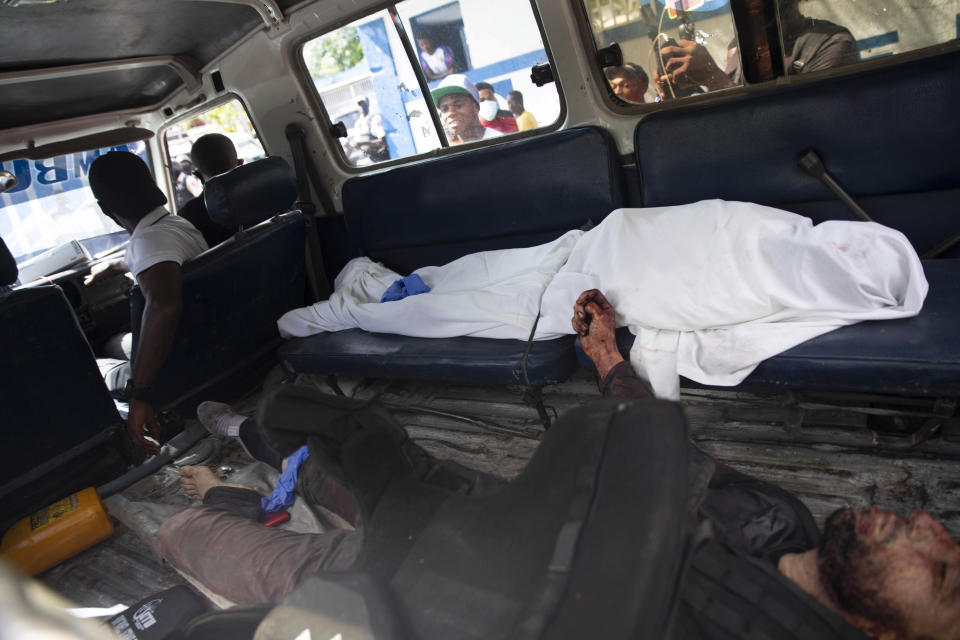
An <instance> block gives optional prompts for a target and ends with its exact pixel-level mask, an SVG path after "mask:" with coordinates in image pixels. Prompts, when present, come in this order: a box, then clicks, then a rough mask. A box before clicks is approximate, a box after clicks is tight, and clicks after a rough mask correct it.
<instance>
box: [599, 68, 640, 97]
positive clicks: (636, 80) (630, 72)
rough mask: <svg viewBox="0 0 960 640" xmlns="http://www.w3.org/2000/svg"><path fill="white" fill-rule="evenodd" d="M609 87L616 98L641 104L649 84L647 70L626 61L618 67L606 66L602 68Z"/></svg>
mask: <svg viewBox="0 0 960 640" xmlns="http://www.w3.org/2000/svg"><path fill="white" fill-rule="evenodd" d="M603 75H605V76H606V78H607V82H609V83H610V89H612V90H613V93H614V94H616V96H617V97H618V98H620V99H621V100H623V101H624V102H629V103H631V104H643V103H645V102H646V101H647V98H646V93H647V88H648V87H649V85H650V78H649V77H648V76H647V72H646V71H644V70H643V68H642V67H641V66H639V65H636V64H634V63H632V62H627V63H625V64H624V65H623V66H620V67H607V68H605V69H604V70H603Z"/></svg>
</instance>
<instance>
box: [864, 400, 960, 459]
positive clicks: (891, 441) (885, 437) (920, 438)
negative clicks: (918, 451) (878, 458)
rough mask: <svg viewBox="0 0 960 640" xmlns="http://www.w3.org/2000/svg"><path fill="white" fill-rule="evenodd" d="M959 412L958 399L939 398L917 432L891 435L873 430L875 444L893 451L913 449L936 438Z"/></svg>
mask: <svg viewBox="0 0 960 640" xmlns="http://www.w3.org/2000/svg"><path fill="white" fill-rule="evenodd" d="M956 412H957V399H956V398H937V400H936V401H935V402H934V404H933V409H932V410H931V412H930V413H931V414H932V415H931V416H930V417H928V418H927V419H926V420H924V421H923V424H921V425H920V427H918V428H917V429H916V430H914V431H913V432H911V433H905V434H902V435H900V434H890V433H883V432H879V431H873V430H871V435H872V436H873V443H874V444H876V445H881V444H882V445H885V446H887V447H889V448H892V449H912V448H913V447H916V446H918V445H920V444H923V443H924V442H926V441H927V440H930V439H931V438H933V437H934V436H936V435H937V434H938V433H939V432H940V429H941V427H943V425H944V423H945V422H947V421H948V420H951V419H953V416H954V415H955V414H956ZM895 419H896V418H895Z"/></svg>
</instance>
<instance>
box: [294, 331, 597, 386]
mask: <svg viewBox="0 0 960 640" xmlns="http://www.w3.org/2000/svg"><path fill="white" fill-rule="evenodd" d="M573 342H574V337H573V336H568V337H564V338H559V339H556V340H538V341H536V342H534V343H533V344H532V345H531V347H530V353H529V354H527V361H526V364H527V367H526V374H527V377H526V378H524V375H523V367H522V361H523V353H524V350H525V349H526V346H527V343H526V342H525V341H523V340H491V339H489V338H469V337H460V338H443V339H438V338H410V337H406V336H397V335H391V334H384V333H369V332H367V331H363V330H362V329H348V330H346V331H337V332H335V333H321V334H318V335H315V336H310V337H307V338H299V339H296V340H289V341H287V343H286V344H284V345H283V346H282V347H280V350H279V357H280V362H281V364H282V365H283V367H284V368H285V369H286V370H287V371H310V372H311V373H317V374H324V375H351V376H373V377H384V378H391V379H399V380H404V379H407V380H409V379H412V380H430V379H433V380H466V381H469V382H476V383H484V384H526V382H527V381H528V380H529V383H530V385H531V386H534V387H540V386H543V385H546V384H551V383H555V382H562V381H563V380H565V379H566V378H568V377H569V376H570V374H572V373H573V372H574V371H576V370H577V368H578V366H579V365H578V364H577V358H576V354H575V352H574V350H573ZM380 372H382V373H380ZM378 374H380V375H378Z"/></svg>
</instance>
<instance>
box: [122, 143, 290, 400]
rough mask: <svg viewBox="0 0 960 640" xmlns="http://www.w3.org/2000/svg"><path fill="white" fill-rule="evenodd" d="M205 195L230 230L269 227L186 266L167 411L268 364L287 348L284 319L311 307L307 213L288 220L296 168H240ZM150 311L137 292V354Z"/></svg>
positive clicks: (163, 374) (164, 377) (166, 372)
mask: <svg viewBox="0 0 960 640" xmlns="http://www.w3.org/2000/svg"><path fill="white" fill-rule="evenodd" d="M205 192H206V194H207V195H206V196H205V200H206V203H207V208H208V211H209V213H210V216H211V218H212V219H213V220H214V221H216V222H218V223H220V224H223V225H224V226H233V227H236V226H239V225H246V224H250V223H251V222H253V221H256V220H266V221H265V222H261V223H260V224H258V225H256V226H254V227H253V228H250V229H247V230H245V231H243V232H240V233H238V234H236V235H235V236H234V237H232V238H230V239H228V240H226V241H225V242H222V243H221V244H219V245H217V246H216V247H214V248H212V249H209V250H208V251H205V252H203V253H202V254H200V255H199V256H197V257H196V258H194V259H193V260H191V261H189V262H187V263H186V264H185V265H183V269H182V276H183V286H182V295H183V312H182V314H181V317H180V324H179V326H178V327H177V333H176V337H175V338H174V342H173V345H172V346H171V348H170V352H169V354H168V355H167V359H166V361H165V362H164V364H163V367H162V368H161V370H160V372H159V373H158V375H157V380H156V381H155V383H154V385H153V394H154V396H155V398H156V400H155V403H156V405H157V406H159V407H169V406H172V405H174V404H177V403H179V402H181V401H183V400H185V399H187V398H189V397H191V396H194V395H196V394H197V393H198V392H200V391H201V390H202V389H204V388H206V387H207V386H209V385H211V384H214V383H217V382H221V381H222V380H224V379H225V378H229V377H231V376H233V375H239V374H241V373H242V372H243V371H244V369H248V368H249V367H250V365H251V364H252V363H253V362H256V361H257V360H262V359H263V358H264V357H267V356H268V354H270V353H272V352H273V350H274V349H275V348H276V346H277V345H278V344H279V342H280V336H279V333H278V332H277V324H276V323H277V319H278V318H279V317H280V316H281V315H283V314H284V313H286V312H287V311H289V310H290V309H293V308H295V307H298V306H301V305H303V304H304V301H305V293H306V268H305V257H304V256H305V251H304V250H305V243H306V220H305V218H304V216H303V214H301V213H300V212H299V211H291V212H287V213H282V214H281V212H284V211H286V209H287V208H288V207H289V206H290V205H291V204H293V201H294V199H295V198H296V195H297V191H296V179H295V176H294V174H293V171H292V170H291V169H290V167H289V165H287V164H286V162H285V161H284V160H283V159H282V158H266V159H265V160H260V161H257V162H253V163H251V164H250V165H244V166H240V167H237V168H236V169H233V170H232V171H230V172H229V173H226V174H223V175H221V176H217V177H216V178H212V179H211V180H209V181H208V182H207V184H206V186H205ZM278 214H279V215H278ZM267 218H270V219H269V220H267ZM143 307H144V299H143V294H142V292H141V291H140V288H139V287H134V289H133V294H132V296H131V327H132V329H133V344H134V350H136V347H137V345H138V343H139V338H140V336H139V333H140V321H141V318H142V315H143ZM132 359H134V360H135V359H136V351H134V354H133V358H132Z"/></svg>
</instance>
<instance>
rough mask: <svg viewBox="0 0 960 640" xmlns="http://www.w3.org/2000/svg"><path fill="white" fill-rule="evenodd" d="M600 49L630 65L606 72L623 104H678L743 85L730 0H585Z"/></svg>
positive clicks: (613, 68)
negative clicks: (615, 50)
mask: <svg viewBox="0 0 960 640" xmlns="http://www.w3.org/2000/svg"><path fill="white" fill-rule="evenodd" d="M584 7H585V8H586V10H587V16H588V17H589V20H590V27H591V30H592V31H593V36H594V40H595V41H596V44H597V46H598V47H601V48H602V47H605V46H607V45H608V44H611V43H614V42H616V43H618V44H619V45H620V49H621V51H622V52H623V60H624V64H623V65H620V66H610V67H606V68H605V69H604V75H605V76H606V78H607V82H608V83H609V85H610V89H611V91H612V92H613V93H614V94H615V95H616V96H617V97H618V98H619V99H620V100H622V101H623V102H626V103H628V104H643V103H646V102H659V101H662V100H676V99H679V98H684V97H688V96H691V95H697V94H701V93H706V92H708V91H717V90H720V89H727V88H730V87H735V86H738V85H740V84H742V83H743V74H742V72H741V70H740V56H739V51H738V47H737V41H736V29H735V27H734V20H733V15H732V14H731V12H730V4H729V2H728V0H667V1H666V4H664V3H663V2H661V1H659V0H639V1H638V0H584Z"/></svg>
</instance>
